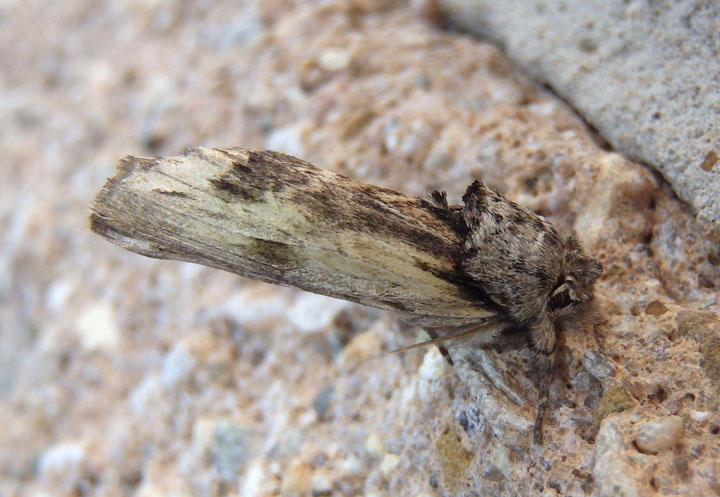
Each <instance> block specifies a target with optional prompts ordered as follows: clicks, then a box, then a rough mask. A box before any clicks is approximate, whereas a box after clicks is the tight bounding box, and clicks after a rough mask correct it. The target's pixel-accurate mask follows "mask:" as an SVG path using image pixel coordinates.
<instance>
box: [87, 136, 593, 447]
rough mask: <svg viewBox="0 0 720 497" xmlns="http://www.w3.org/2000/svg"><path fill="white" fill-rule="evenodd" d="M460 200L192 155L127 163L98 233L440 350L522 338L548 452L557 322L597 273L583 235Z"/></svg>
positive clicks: (483, 189)
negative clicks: (393, 323)
mask: <svg viewBox="0 0 720 497" xmlns="http://www.w3.org/2000/svg"><path fill="white" fill-rule="evenodd" d="M462 201H463V205H462V206H451V205H449V204H448V202H447V198H446V195H445V193H444V192H437V191H436V192H432V193H431V194H430V195H429V197H428V198H427V199H425V198H416V197H411V196H407V195H403V194H401V193H397V192H394V191H391V190H388V189H385V188H380V187H377V186H373V185H368V184H364V183H361V182H358V181H355V180H353V179H351V178H348V177H345V176H342V175H339V174H336V173H333V172H330V171H326V170H323V169H319V168H317V167H315V166H313V165H311V164H309V163H307V162H305V161H302V160H299V159H296V158H294V157H291V156H289V155H285V154H281V153H278V152H272V151H251V150H245V149H241V148H227V149H220V148H216V149H209V148H194V149H190V150H187V151H186V152H185V153H184V154H183V155H182V156H178V157H167V158H139V157H126V158H125V159H123V160H122V161H120V164H119V165H118V168H117V171H116V175H115V177H113V178H111V179H109V180H108V181H107V183H106V184H105V186H104V187H103V188H102V190H101V191H100V192H99V193H98V195H97V197H96V199H95V201H94V203H93V205H92V214H91V217H90V226H91V228H92V230H93V231H95V232H96V233H98V234H100V235H102V236H104V237H106V238H107V239H109V240H110V241H111V242H113V243H115V244H117V245H120V246H121V247H124V248H126V249H128V250H131V251H134V252H137V253H140V254H143V255H146V256H150V257H157V258H164V259H179V260H185V261H190V262H196V263H200V264H204V265H207V266H211V267H216V268H220V269H224V270H226V271H230V272H233V273H237V274H240V275H243V276H246V277H249V278H254V279H258V280H262V281H266V282H271V283H277V284H281V285H289V286H294V287H298V288H301V289H303V290H307V291H310V292H315V293H319V294H323V295H328V296H332V297H337V298H341V299H345V300H349V301H352V302H357V303H360V304H365V305H369V306H372V307H378V308H382V309H391V310H394V311H397V312H399V313H400V315H401V317H402V318H403V319H404V320H405V321H407V322H409V323H411V324H415V325H418V326H421V327H423V328H424V329H425V330H427V331H428V333H429V334H430V336H431V337H433V338H434V339H435V340H431V342H437V343H439V342H442V341H445V340H447V339H451V338H459V337H462V336H466V335H469V334H481V333H487V334H489V336H487V337H486V338H487V340H484V341H486V342H492V341H493V340H495V339H496V338H497V337H498V336H499V335H500V334H502V333H503V332H507V331H510V330H512V331H520V332H523V333H526V335H527V337H528V339H529V344H530V347H531V349H532V355H533V357H534V360H535V361H536V364H537V366H538V368H539V369H540V371H541V378H542V379H541V380H540V384H539V393H540V399H541V402H540V406H539V408H538V416H537V419H536V423H535V429H534V440H535V441H536V443H538V444H539V443H541V441H542V422H543V417H544V414H545V410H546V406H547V396H548V390H549V385H550V380H551V374H552V370H553V366H554V355H555V349H556V344H557V340H556V335H557V325H558V322H559V320H560V319H563V318H564V317H567V316H569V315H571V314H572V313H574V312H575V308H576V306H578V304H582V303H583V302H587V301H589V300H590V299H591V298H592V295H593V283H594V282H595V280H596V279H597V278H598V277H599V276H600V274H601V272H602V268H601V265H600V263H599V262H598V261H596V260H595V259H593V258H591V257H588V256H587V255H585V253H584V252H583V250H582V248H581V246H580V244H579V243H578V241H577V240H576V238H575V237H573V236H571V237H569V238H566V239H562V238H561V237H560V236H559V235H558V233H557V232H556V231H555V229H554V228H553V226H552V225H551V223H550V222H549V221H547V220H546V219H545V218H543V217H542V216H539V215H536V214H534V213H533V212H531V211H530V210H528V209H526V208H525V207H523V206H521V205H518V204H516V203H514V202H511V201H509V200H507V199H506V198H504V197H503V196H502V195H500V194H499V193H498V192H496V191H495V190H493V189H492V188H489V187H487V186H485V185H484V184H482V183H481V182H479V181H475V182H474V183H472V184H471V185H470V186H469V187H468V188H467V190H466V191H465V194H464V195H463V197H462ZM498 330H499V331H498Z"/></svg>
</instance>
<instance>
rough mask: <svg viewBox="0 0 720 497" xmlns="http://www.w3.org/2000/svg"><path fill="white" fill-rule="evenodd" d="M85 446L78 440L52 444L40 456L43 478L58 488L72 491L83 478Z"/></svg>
mask: <svg viewBox="0 0 720 497" xmlns="http://www.w3.org/2000/svg"><path fill="white" fill-rule="evenodd" d="M84 460H85V447H84V446H83V445H82V444H81V443H78V442H62V443H59V444H56V445H52V446H50V447H49V448H48V449H46V450H45V451H44V452H43V453H42V455H41V456H40V461H39V464H38V465H39V473H40V476H41V477H42V479H43V480H44V481H45V482H46V483H48V484H51V485H52V486H53V487H55V488H57V489H58V490H64V491H70V490H71V489H72V488H74V487H76V486H77V485H78V483H79V481H80V479H81V478H82V465H83V461H84Z"/></svg>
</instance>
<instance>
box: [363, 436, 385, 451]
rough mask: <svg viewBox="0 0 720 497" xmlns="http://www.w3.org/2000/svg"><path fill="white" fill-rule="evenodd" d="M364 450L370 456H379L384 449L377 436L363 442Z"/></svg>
mask: <svg viewBox="0 0 720 497" xmlns="http://www.w3.org/2000/svg"><path fill="white" fill-rule="evenodd" d="M365 450H366V451H368V453H369V454H370V455H372V456H381V455H382V454H383V452H385V449H384V448H383V443H382V440H380V438H379V437H378V436H377V435H370V436H369V437H367V439H366V440H365Z"/></svg>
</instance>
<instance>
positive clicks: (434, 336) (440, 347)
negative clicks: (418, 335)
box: [425, 328, 455, 366]
mask: <svg viewBox="0 0 720 497" xmlns="http://www.w3.org/2000/svg"><path fill="white" fill-rule="evenodd" d="M425 332H426V333H427V334H428V335H430V338H432V339H433V340H437V339H438V338H440V335H439V334H438V332H437V331H435V330H433V329H432V328H430V329H426V330H425ZM437 348H438V350H439V351H440V353H441V354H442V356H443V357H444V358H445V360H446V361H447V362H448V364H450V365H451V366H454V365H455V363H454V362H453V360H452V357H450V352H448V349H447V347H445V345H444V344H442V343H439V344H437Z"/></svg>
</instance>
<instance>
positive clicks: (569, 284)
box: [548, 236, 602, 311]
mask: <svg viewBox="0 0 720 497" xmlns="http://www.w3.org/2000/svg"><path fill="white" fill-rule="evenodd" d="M563 256H564V260H563V271H562V273H561V276H560V278H558V282H557V285H556V286H555V289H554V290H553V291H552V293H551V294H550V301H549V304H548V307H549V308H550V309H551V310H553V311H559V310H562V309H565V308H568V307H573V306H575V305H577V304H580V303H582V302H587V301H589V300H590V299H592V297H593V284H594V283H595V280H596V279H597V278H598V277H599V276H600V275H601V274H602V266H601V265H600V263H599V262H598V261H596V260H595V259H593V258H592V257H588V256H587V255H585V253H584V252H583V250H582V247H580V243H579V242H578V241H577V239H576V238H575V237H574V236H571V237H569V238H568V239H567V240H565V243H564V244H563Z"/></svg>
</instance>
